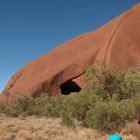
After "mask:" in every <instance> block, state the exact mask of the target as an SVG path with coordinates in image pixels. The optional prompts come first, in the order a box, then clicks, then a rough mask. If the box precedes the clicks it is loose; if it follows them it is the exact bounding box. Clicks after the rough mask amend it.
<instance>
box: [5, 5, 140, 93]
mask: <svg viewBox="0 0 140 140" xmlns="http://www.w3.org/2000/svg"><path fill="white" fill-rule="evenodd" d="M139 59H140V4H138V5H136V6H134V7H133V8H132V9H130V10H129V11H127V12H126V13H124V14H122V15H121V16H119V17H117V18H116V19H114V20H113V21H111V22H109V23H108V24H106V25H104V26H103V27H101V28H100V29H98V30H96V31H94V32H88V33H85V34H83V35H80V36H78V37H76V38H74V39H71V40H70V41H68V42H66V43H64V44H62V45H60V46H58V47H57V48H55V49H54V50H53V51H52V52H50V53H48V54H46V55H44V56H42V57H40V58H38V59H36V60H34V61H32V62H31V63H29V64H28V65H27V66H25V67H24V68H23V69H22V70H20V71H19V72H17V73H16V74H15V75H14V76H13V77H12V78H11V80H10V81H9V83H8V84H7V86H6V87H5V91H7V92H9V94H10V95H11V96H12V95H15V93H21V92H24V93H31V95H32V96H38V95H39V94H40V93H43V92H48V93H49V95H56V94H59V93H60V91H62V93H64V94H65V93H66V92H68V91H69V92H76V91H79V90H80V89H81V88H82V87H83V86H84V83H85V81H84V78H83V75H84V73H85V71H86V69H87V67H89V66H90V65H92V64H94V63H95V62H96V61H98V60H99V61H102V62H103V63H104V64H106V65H112V66H118V67H120V68H122V69H124V70H127V69H128V68H131V67H136V66H137V65H138V63H139Z"/></svg>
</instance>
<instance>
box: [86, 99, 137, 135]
mask: <svg viewBox="0 0 140 140" xmlns="http://www.w3.org/2000/svg"><path fill="white" fill-rule="evenodd" d="M126 107H127V108H126ZM125 109H126V110H125ZM134 116H135V108H134V106H133V105H132V104H130V101H127V102H121V103H117V102H97V104H96V105H95V108H93V109H91V110H89V111H88V113H87V117H86V125H87V126H88V127H92V128H96V129H98V130H100V131H102V132H111V131H114V130H115V131H117V130H118V129H119V128H122V127H123V126H124V125H125V124H126V122H127V121H128V120H129V121H130V120H132V119H133V117H134Z"/></svg>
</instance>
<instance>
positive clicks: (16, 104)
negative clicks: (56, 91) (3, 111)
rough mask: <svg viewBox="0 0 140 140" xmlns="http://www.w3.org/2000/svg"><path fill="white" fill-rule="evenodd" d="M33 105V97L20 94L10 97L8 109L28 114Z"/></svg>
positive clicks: (19, 113)
mask: <svg viewBox="0 0 140 140" xmlns="http://www.w3.org/2000/svg"><path fill="white" fill-rule="evenodd" d="M34 105H35V102H34V98H32V97H31V96H26V95H20V96H16V97H13V98H12V99H11V108H10V109H11V110H12V112H17V114H18V115H21V114H24V115H26V114H27V115H30V114H31V112H32V110H33V108H34Z"/></svg>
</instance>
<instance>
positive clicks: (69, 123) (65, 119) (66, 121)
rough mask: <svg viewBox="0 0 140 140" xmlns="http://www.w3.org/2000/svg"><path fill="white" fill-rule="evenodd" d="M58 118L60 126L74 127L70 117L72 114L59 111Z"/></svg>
mask: <svg viewBox="0 0 140 140" xmlns="http://www.w3.org/2000/svg"><path fill="white" fill-rule="evenodd" d="M60 118H61V120H62V124H63V125H66V126H68V127H73V128H74V127H75V123H74V120H73V117H72V112H69V111H67V110H61V112H60Z"/></svg>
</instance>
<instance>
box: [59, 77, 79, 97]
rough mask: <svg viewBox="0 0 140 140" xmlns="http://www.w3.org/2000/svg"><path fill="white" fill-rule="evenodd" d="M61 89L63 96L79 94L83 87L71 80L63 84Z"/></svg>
mask: <svg viewBox="0 0 140 140" xmlns="http://www.w3.org/2000/svg"><path fill="white" fill-rule="evenodd" d="M60 89H61V93H62V94H63V95H69V94H71V93H73V92H79V91H80V90H81V87H80V86H79V85H78V84H77V83H75V82H74V81H72V80H69V81H67V82H65V83H63V84H62V85H61V86H60Z"/></svg>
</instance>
